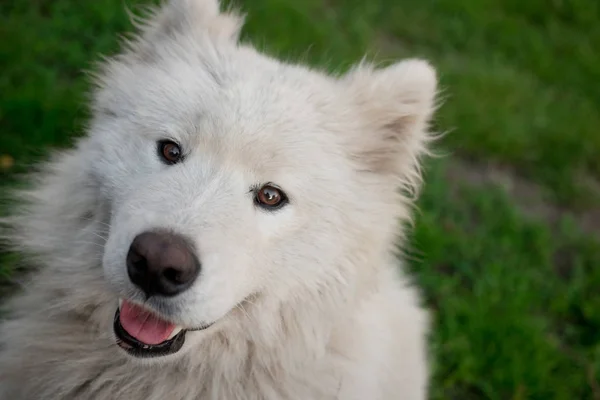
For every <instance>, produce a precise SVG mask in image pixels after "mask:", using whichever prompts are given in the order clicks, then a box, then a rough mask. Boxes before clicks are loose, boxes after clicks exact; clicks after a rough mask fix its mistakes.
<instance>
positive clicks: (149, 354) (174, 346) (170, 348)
mask: <svg viewBox="0 0 600 400" xmlns="http://www.w3.org/2000/svg"><path fill="white" fill-rule="evenodd" d="M120 315H121V312H120V310H119V308H117V311H116V312H115V318H114V321H113V330H114V331H115V335H116V336H117V345H118V346H119V347H120V348H122V349H123V350H125V351H126V352H127V353H128V354H130V355H132V356H134V357H137V358H153V357H163V356H168V355H170V354H175V353H177V352H178V351H179V350H181V348H182V347H183V344H184V343H185V334H186V332H188V331H201V330H204V329H206V328H208V327H209V326H210V325H206V326H203V327H200V328H194V329H183V330H181V332H179V333H177V335H175V336H173V337H172V338H171V339H169V340H165V341H164V342H162V343H159V344H154V345H150V344H146V343H142V342H140V341H139V340H137V339H136V338H134V337H133V336H131V335H130V334H129V333H128V332H127V331H126V330H125V328H123V326H122V325H121V321H120V318H119V317H120Z"/></svg>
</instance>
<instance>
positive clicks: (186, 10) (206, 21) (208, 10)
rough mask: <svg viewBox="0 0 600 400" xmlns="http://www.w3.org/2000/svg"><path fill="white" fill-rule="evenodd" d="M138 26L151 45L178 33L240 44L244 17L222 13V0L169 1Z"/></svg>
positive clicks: (229, 12)
mask: <svg viewBox="0 0 600 400" xmlns="http://www.w3.org/2000/svg"><path fill="white" fill-rule="evenodd" d="M138 26H139V27H140V28H141V30H142V37H143V38H144V39H145V40H146V41H148V42H154V41H156V40H157V39H159V37H160V36H170V35H173V34H176V33H191V34H205V35H208V36H210V37H211V38H213V39H217V40H229V41H237V40H238V38H239V34H240V31H241V29H242V26H243V17H242V16H241V15H238V14H236V13H235V12H233V11H228V12H221V10H220V4H219V0H166V1H165V2H164V3H163V5H162V6H161V7H160V8H158V9H157V10H155V11H154V12H153V13H152V15H151V17H150V18H149V19H148V20H144V21H142V22H141V23H139V24H138Z"/></svg>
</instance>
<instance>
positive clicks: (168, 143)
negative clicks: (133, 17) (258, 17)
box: [0, 0, 436, 400]
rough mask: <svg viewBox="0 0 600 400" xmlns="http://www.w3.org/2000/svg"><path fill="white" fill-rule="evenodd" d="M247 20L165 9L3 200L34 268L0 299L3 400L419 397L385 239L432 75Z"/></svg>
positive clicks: (415, 346)
mask: <svg viewBox="0 0 600 400" xmlns="http://www.w3.org/2000/svg"><path fill="white" fill-rule="evenodd" d="M241 26H242V18H241V17H240V16H239V15H238V14H236V13H234V12H223V11H221V10H220V7H219V4H218V2H217V0H171V1H167V2H166V3H164V4H163V5H162V6H161V7H159V8H157V9H156V10H155V12H154V13H152V15H151V17H150V18H149V20H148V21H146V22H144V23H143V24H142V25H141V26H139V34H138V35H137V37H136V38H135V39H133V40H131V41H130V42H128V43H127V44H126V46H124V48H123V50H122V52H121V53H120V54H119V55H118V56H116V57H113V58H112V59H109V60H107V61H106V62H105V63H104V64H103V67H102V68H101V69H100V71H99V72H98V73H97V75H96V81H97V88H96V89H95V91H94V93H93V96H92V105H91V109H92V117H91V119H90V121H89V126H88V129H87V134H86V135H85V137H83V138H82V139H80V140H79V141H78V142H77V144H76V145H75V146H73V148H72V149H70V150H68V151H65V152H63V153H61V154H57V155H56V156H55V157H54V158H53V159H52V160H50V161H48V162H47V163H45V164H43V165H42V166H41V167H40V168H39V171H38V172H36V173H35V175H34V177H33V178H32V181H31V182H32V185H31V187H30V189H26V190H24V191H20V192H18V193H16V198H17V199H18V205H17V208H16V210H15V211H14V213H13V214H12V215H11V216H9V217H8V218H7V219H5V220H4V221H3V226H4V227H5V229H4V232H5V233H4V236H5V237H6V238H7V239H9V240H10V241H11V243H12V244H13V245H14V249H16V250H18V251H20V252H21V253H23V254H26V255H28V256H29V260H30V262H31V263H32V264H33V265H35V266H36V267H38V268H36V269H35V271H36V272H35V273H33V276H32V277H31V280H30V281H28V283H27V284H26V285H25V286H24V288H23V290H22V291H21V293H20V294H19V295H17V296H16V297H14V298H13V299H11V300H10V301H9V302H8V304H6V306H7V310H8V312H9V313H8V316H7V317H6V318H7V319H6V320H5V321H3V322H2V325H1V331H0V398H2V399H10V400H42V399H43V400H49V399H52V400H57V399H73V400H74V399H78V400H79V399H94V400H119V399H127V400H159V399H160V400H163V399H165V400H166V399H168V400H184V399H186V400H192V399H224V400H236V399H240V400H241V399H248V400H253V399H256V400H259V399H261V400H262V399H300V400H311V399H315V400H316V399H318V400H323V399H343V400H349V399H356V400H367V399H368V400H378V399H382V400H383V399H386V400H387V399H408V400H422V399H425V398H426V397H427V395H428V380H429V372H428V371H429V369H428V351H427V335H428V329H429V328H428V327H429V323H428V316H427V312H426V311H425V310H424V309H423V307H422V305H421V301H420V299H419V294H418V291H417V290H416V289H415V288H414V287H413V286H412V285H411V284H410V282H409V281H408V279H407V278H406V277H405V276H404V275H403V273H402V270H401V269H400V268H399V266H398V257H397V244H398V240H401V239H402V227H403V225H404V224H405V223H406V222H407V221H409V220H410V215H411V202H412V201H414V197H415V196H414V193H415V191H416V189H417V187H418V186H419V182H420V173H419V163H420V161H419V160H420V159H421V156H422V155H424V154H426V153H427V148H428V147H427V143H428V142H429V141H430V138H431V134H429V133H428V124H429V120H430V118H431V116H432V113H433V110H434V109H435V103H436V99H435V97H436V74H435V72H434V69H433V68H432V67H431V66H430V65H429V64H428V63H427V62H425V61H422V60H406V61H401V62H398V63H396V64H393V65H390V66H388V67H385V68H374V67H373V66H370V65H368V64H367V63H365V62H363V63H359V64H357V66H356V67H354V68H352V69H351V70H350V71H348V72H346V73H343V74H340V75H338V76H332V75H330V74H326V73H324V72H320V71H316V70H314V69H310V68H307V67H305V66H299V65H291V64H289V63H285V62H280V61H278V60H275V59H273V58H271V57H269V56H267V55H264V54H260V53H259V52H258V51H257V50H256V49H254V48H253V47H251V46H250V45H248V44H244V43H241V42H240V41H239V40H238V36H239V32H240V28H241ZM4 315H6V314H4Z"/></svg>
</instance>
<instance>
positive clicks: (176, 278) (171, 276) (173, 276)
mask: <svg viewBox="0 0 600 400" xmlns="http://www.w3.org/2000/svg"><path fill="white" fill-rule="evenodd" d="M163 276H164V277H165V278H166V279H167V280H168V281H169V282H171V283H175V284H182V283H185V279H184V278H183V273H182V272H181V271H179V270H177V269H175V268H166V269H165V270H164V271H163Z"/></svg>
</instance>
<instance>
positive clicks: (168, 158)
mask: <svg viewBox="0 0 600 400" xmlns="http://www.w3.org/2000/svg"><path fill="white" fill-rule="evenodd" d="M158 155H159V156H160V158H161V159H162V160H163V161H164V162H165V163H167V164H176V163H178V162H179V161H181V159H182V157H183V155H182V151H181V147H180V146H179V145H178V144H177V143H175V142H173V141H171V140H161V141H160V142H158Z"/></svg>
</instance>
